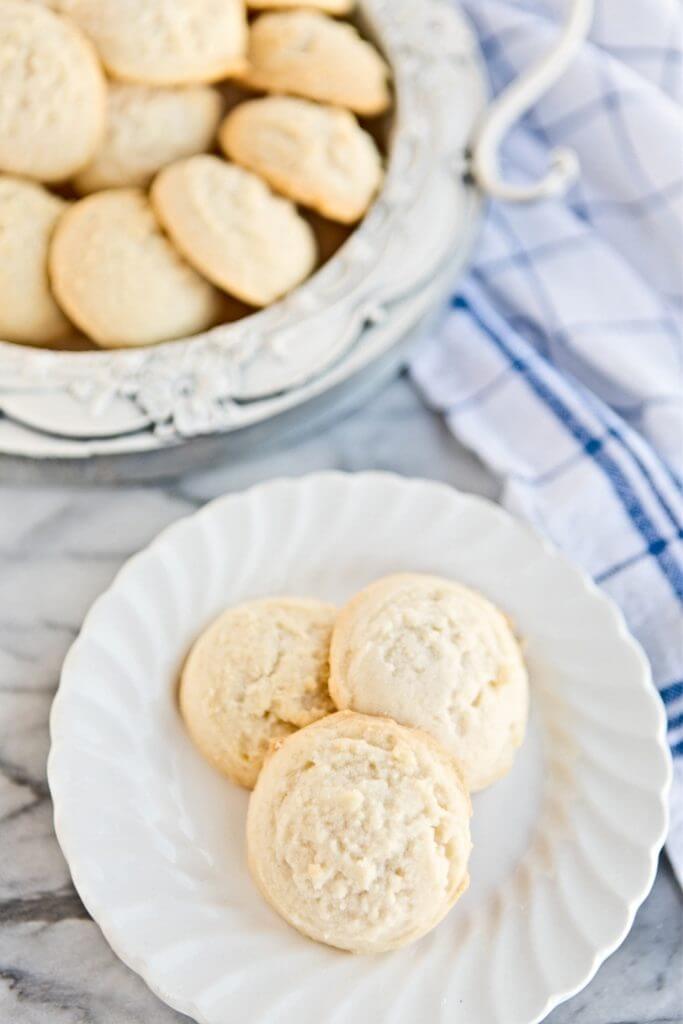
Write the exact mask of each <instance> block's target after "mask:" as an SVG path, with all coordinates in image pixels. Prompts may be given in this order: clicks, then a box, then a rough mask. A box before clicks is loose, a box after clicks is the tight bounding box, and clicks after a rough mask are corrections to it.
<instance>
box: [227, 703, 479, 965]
mask: <svg viewBox="0 0 683 1024" xmlns="http://www.w3.org/2000/svg"><path fill="white" fill-rule="evenodd" d="M469 819H470V802H469V797H468V796H467V793H466V791H465V788H464V786H463V784H462V782H461V780H460V776H459V774H458V770H457V766H456V764H455V761H454V760H453V758H451V756H450V755H449V754H448V753H447V751H445V750H443V749H442V748H441V747H440V746H439V744H438V743H436V742H435V741H434V740H433V739H432V738H431V737H429V736H427V735H426V734H425V733H422V732H419V731H417V730H415V729H406V728H404V727H403V726H401V725H398V724H397V723H396V722H392V721H391V720H390V719H386V718H385V719H382V718H370V717H368V716H366V715H358V714H354V713H353V712H341V713H340V714H336V715H330V716H329V717H327V718H324V719H323V720H322V721H320V722H317V723H316V724H315V725H309V726H308V727H307V728H306V729H302V730H301V731H300V732H297V733H296V734H295V735H294V736H290V737H289V738H288V739H286V740H285V741H284V742H283V743H282V744H281V745H280V746H279V748H278V749H277V750H275V752H274V753H272V754H271V755H270V757H268V759H267V760H266V762H265V764H264V767H263V770H262V772H261V774H260V776H259V780H258V782H257V784H256V788H255V789H254V792H253V793H252V795H251V798H250V801H249V812H248V816H247V851H248V857H249V867H250V869H251V872H252V875H253V877H254V880H255V882H256V884H257V885H258V888H259V889H260V891H261V893H262V894H263V896H264V897H265V899H266V900H267V901H268V902H269V903H270V904H271V906H272V907H273V908H274V909H275V910H276V911H277V912H278V914H280V915H281V916H282V917H283V918H284V919H285V920H286V921H288V922H289V923H290V924H291V925H293V926H294V927H295V928H297V929H298V930H299V931H300V932H303V934H304V935H308V936H309V937H310V938H312V939H317V941H318V942H325V943H327V944H328V945H330V946H337V947H339V948H340V949H346V950H350V951H351V952H354V953H381V952H384V951H385V950H389V949H396V948H398V947H399V946H403V945H405V944H406V943H408V942H412V941H414V940H415V939H418V938H420V936H422V935H424V934H425V933H426V932H428V931H430V929H432V928H433V927H434V926H435V925H436V924H438V923H439V921H440V920H441V919H442V918H443V917H444V916H445V914H446V913H447V912H448V910H450V908H451V907H452V906H453V904H454V903H455V902H456V900H457V899H458V897H459V896H460V895H461V894H462V893H463V892H464V890H465V889H466V888H467V884H468V875H467V862H468V858H469V854H470V849H471V842H470V828H469Z"/></svg>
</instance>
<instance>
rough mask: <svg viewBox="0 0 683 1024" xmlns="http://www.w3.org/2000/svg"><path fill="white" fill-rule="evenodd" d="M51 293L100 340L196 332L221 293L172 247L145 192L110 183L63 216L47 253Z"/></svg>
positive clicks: (113, 343)
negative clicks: (103, 189) (110, 188)
mask: <svg viewBox="0 0 683 1024" xmlns="http://www.w3.org/2000/svg"><path fill="white" fill-rule="evenodd" d="M49 266H50V276H51V279H52V287H53V289H54V293H55V296H56V297H57V301H58V302H59V304H60V305H61V306H62V308H63V309H64V310H66V312H67V313H68V315H69V316H70V317H71V319H72V320H73V322H74V323H75V324H77V325H78V327H80V328H81V330H83V331H84V332H85V333H86V334H87V335H88V336H89V337H90V338H92V340H93V341H95V342H96V343H97V344H98V345H101V346H102V347H103V348H125V347H127V346H130V345H153V344H155V343H156V342H159V341H166V340H168V339H170V338H179V337H181V336H183V335H186V334H195V333H196V332H197V331H202V330H204V329H205V328H207V327H209V326H211V325H212V324H214V323H215V322H216V320H217V319H218V317H219V316H220V295H219V293H218V292H216V291H215V289H214V288H212V286H211V285H210V284H209V283H208V282H207V281H205V280H204V279H203V278H202V277H200V276H199V274H197V273H196V272H195V271H194V270H193V269H192V268H191V267H190V266H188V264H187V263H185V261H184V260H183V259H182V258H181V257H180V255H179V254H178V253H177V252H176V250H175V248H174V247H173V245H172V244H171V242H169V240H168V238H166V236H165V235H164V234H163V233H162V231H161V228H160V226H159V224H158V222H157V219H156V217H155V216H154V213H153V211H152V209H151V207H150V205H149V202H148V201H147V199H146V197H145V195H144V193H143V192H142V191H140V190H138V189H112V190H111V191H107V192H96V193H95V194H94V195H91V196H88V197H87V199H81V200H80V201H79V202H77V203H74V204H73V206H71V208H70V209H69V210H68V211H67V212H66V213H65V214H64V216H63V217H62V218H61V220H60V222H59V224H58V225H57V228H56V230H55V233H54V235H53V239H52V244H51V246H50V254H49Z"/></svg>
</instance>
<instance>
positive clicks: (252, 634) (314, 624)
mask: <svg viewBox="0 0 683 1024" xmlns="http://www.w3.org/2000/svg"><path fill="white" fill-rule="evenodd" d="M336 614H337V609H336V608H335V607H334V605H330V604H326V603H325V602H322V601H314V600H305V599H302V598H286V597H282V598H277V597H273V598H267V599H263V600H260V601H249V602H246V603H245V604H242V605H238V606H237V607H234V608H228V609H227V611H225V612H223V614H222V615H220V616H219V617H218V619H216V621H215V622H213V623H212V624H211V625H210V626H209V628H208V629H206V630H205V631H204V633H202V635H201V636H200V637H199V639H198V640H197V641H196V642H195V644H194V646H193V647H192V650H191V651H190V654H189V655H188V657H187V660H186V662H185V666H184V668H183V671H182V675H181V680H180V689H179V695H178V697H179V704H180V711H181V714H182V716H183V719H184V721H185V725H186V726H187V729H188V731H189V733H190V735H191V737H192V739H193V740H194V743H195V745H196V746H197V748H198V749H199V750H200V751H201V753H202V754H203V755H204V757H205V758H206V759H207V760H208V761H209V763H210V764H212V765H213V766H214V767H215V768H217V769H218V771H220V772H222V773H223V774H224V775H227V776H228V777H229V778H231V779H232V780H233V781H234V782H237V783H239V784H240V785H241V786H246V787H247V788H249V789H251V788H252V787H253V786H254V785H255V783H256V780H257V778H258V776H259V772H260V771H261V767H262V765H263V759H264V757H265V756H266V753H267V751H268V749H269V747H270V744H271V743H272V742H273V741H274V740H279V739H282V738H283V737H285V736H289V735H290V733H293V732H294V731H295V730H297V729H299V728H301V727H302V726H305V725H309V724H310V723H311V722H315V721H317V720H318V719H319V718H322V717H323V716H324V715H328V714H330V712H331V711H333V710H334V707H333V705H332V701H331V700H330V696H329V693H328V691H327V679H328V676H329V648H330V636H331V634H332V626H333V624H334V619H335V616H336Z"/></svg>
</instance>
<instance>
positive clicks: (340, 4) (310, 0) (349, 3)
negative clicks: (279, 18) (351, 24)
mask: <svg viewBox="0 0 683 1024" xmlns="http://www.w3.org/2000/svg"><path fill="white" fill-rule="evenodd" d="M355 6H356V3H355V0H296V2H295V0H247V7H251V8H253V9H254V10H258V11H262V10H264V9H269V8H276V7H277V8H280V7H285V8H292V7H305V8H307V9H313V10H316V11H325V13H326V14H350V13H351V11H352V10H353V9H354V7H355Z"/></svg>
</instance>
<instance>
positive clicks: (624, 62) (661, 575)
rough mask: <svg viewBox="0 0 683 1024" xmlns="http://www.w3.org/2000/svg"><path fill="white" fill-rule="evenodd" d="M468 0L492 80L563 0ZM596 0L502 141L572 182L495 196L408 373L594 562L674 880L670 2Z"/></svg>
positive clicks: (680, 667) (676, 530) (675, 492)
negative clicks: (557, 164) (560, 155)
mask: <svg viewBox="0 0 683 1024" xmlns="http://www.w3.org/2000/svg"><path fill="white" fill-rule="evenodd" d="M464 5H465V7H466V9H467V10H468V12H469V13H470V15H471V17H472V19H473V21H474V23H475V25H476V28H477V30H478V32H479V36H480V40H481V45H482V48H483V51H484V54H485V56H486V58H487V61H488V66H489V70H490V74H491V77H492V81H493V87H494V90H496V91H497V90H498V89H500V88H501V87H502V86H503V85H505V84H506V83H507V82H508V81H509V80H510V79H511V78H513V77H514V76H515V75H516V74H517V73H518V72H519V71H520V70H522V69H524V68H526V67H528V66H529V64H530V63H531V62H532V61H533V60H534V59H535V58H536V57H538V56H539V55H540V54H541V53H543V52H544V51H546V50H547V49H548V47H549V45H550V44H551V42H552V39H553V38H554V36H555V35H556V33H557V30H558V24H559V20H560V19H562V18H564V16H565V15H566V5H567V0H533V2H532V0H486V3H481V0H464ZM596 6H597V13H596V19H595V24H594V26H593V29H592V31H591V36H590V40H589V41H588V42H587V43H586V44H585V46H584V47H583V50H582V52H581V54H580V56H579V58H578V59H577V60H576V61H575V62H574V64H573V65H572V67H571V69H570V70H569V71H568V72H567V73H566V74H565V76H564V77H563V78H562V80H561V81H560V83H558V85H556V86H555V87H554V88H553V89H552V91H551V92H550V93H549V94H548V95H547V96H546V97H545V98H544V99H543V100H542V101H541V102H540V103H539V104H538V106H537V107H536V108H535V109H534V110H533V112H532V113H531V114H530V115H529V116H527V117H526V118H525V120H524V121H523V122H522V124H521V125H520V126H519V127H518V128H517V129H515V130H514V132H513V133H512V134H511V136H510V139H509V140H508V142H507V144H506V147H505V154H506V160H507V167H506V168H505V170H506V173H507V175H508V176H509V177H512V178H517V179H518V180H519V179H521V178H525V177H526V178H528V179H534V180H535V179H536V178H538V177H539V176H540V175H541V173H542V172H543V170H544V169H545V167H546V166H547V159H548V151H549V149H550V148H552V147H554V146H556V145H558V144H564V145H570V146H572V147H573V148H574V149H575V150H576V151H577V153H578V155H579V157H580V160H581V166H582V176H581V180H580V183H579V184H578V185H577V186H576V187H575V188H573V189H572V190H571V192H570V193H569V194H568V195H567V196H566V197H565V198H564V199H561V200H551V201H545V202H542V203H538V204H536V205H532V206H504V205H500V204H493V205H492V206H491V208H490V210H489V214H488V218H487V223H486V226H485V229H484V232H483V236H482V238H481V241H480V244H479V247H478V250H477V252H476V255H475V260H474V263H473V265H472V267H471V269H470V272H469V274H468V276H467V277H466V278H465V280H464V282H463V283H462V285H461V286H459V290H458V292H457V295H455V296H454V297H453V299H452V302H451V304H450V307H449V310H448V312H447V313H446V315H445V318H444V321H443V323H442V325H441V327H440V329H439V330H437V331H436V332H435V334H434V336H433V337H432V338H430V339H429V340H428V341H427V343H426V345H425V346H424V347H423V348H422V349H421V351H420V352H418V354H417V356H416V358H415V360H414V362H413V365H412V373H413V376H414V379H415V381H416V382H417V384H418V386H419V388H420V389H421V391H422V392H423V394H424V395H425V397H426V399H427V400H428V402H429V403H430V404H431V405H432V406H433V407H435V408H436V409H439V410H440V411H442V412H443V414H444V416H445V417H446V420H447V422H448V424H449V426H450V428H451V430H452V431H453V433H454V434H455V435H456V436H457V437H458V438H459V439H460V440H461V441H462V442H463V443H464V444H466V445H467V446H468V447H470V448H472V449H473V450H474V451H475V452H477V454H478V455H479V456H480V457H481V459H482V460H483V461H484V462H485V463H487V464H488V465H489V466H490V467H491V468H492V469H493V470H494V471H495V472H496V473H497V474H499V475H500V477H501V478H502V480H503V482H504V501H505V503H506V504H507V505H508V506H509V507H510V508H512V509H513V510H514V511H515V512H517V513H519V514H521V515H523V516H525V517H526V518H527V519H529V520H530V521H531V522H532V523H533V524H534V525H535V526H536V527H537V528H538V529H539V530H540V532H542V533H543V534H545V535H546V536H548V537H549V538H550V539H551V540H553V541H554V542H555V543H556V544H557V545H558V546H559V547H560V548H562V549H564V550H565V551H566V552H567V553H568V554H570V555H571V556H572V557H573V558H574V559H575V560H576V561H577V562H578V563H580V564H582V565H583V566H584V567H585V568H586V569H587V570H588V571H589V572H590V573H591V574H592V575H593V576H594V577H595V579H596V580H597V581H598V582H599V583H600V584H601V585H602V586H603V587H604V589H605V590H606V591H607V592H608V593H609V594H610V595H611V596H612V597H613V598H614V600H615V601H616V602H617V603H618V604H619V605H620V606H621V608H622V610H623V611H624V613H625V616H626V619H627V621H628V623H629V625H630V627H631V630H632V631H633V633H634V634H635V635H636V636H637V637H638V639H639V640H640V642H641V643H642V645H643V647H644V648H645V650H646V652H647V653H648V655H649V658H650V661H651V664H652V669H653V673H654V678H655V681H656V684H657V686H658V687H659V691H660V693H661V695H662V698H663V700H664V702H665V704H666V710H667V714H668V722H669V739H670V743H671V749H672V752H673V755H674V764H675V781H674V789H673V793H672V823H671V832H670V837H669V841H668V851H669V855H670V858H671V860H672V862H673V864H674V867H675V869H676V871H677V873H678V876H679V879H680V880H681V882H682V883H683V615H682V610H681V608H682V601H683V497H682V493H681V479H682V478H683V331H682V329H681V314H682V313H683V263H682V251H683V122H682V115H681V107H680V102H681V94H682V93H683V8H682V6H681V3H680V0H630V2H629V3H627V4H625V3H624V2H623V0H600V2H599V3H598V4H597V5H596ZM504 167H505V162H504Z"/></svg>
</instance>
